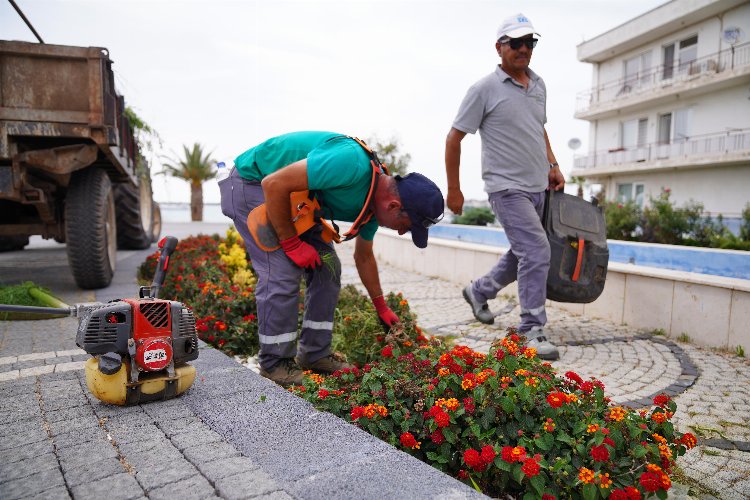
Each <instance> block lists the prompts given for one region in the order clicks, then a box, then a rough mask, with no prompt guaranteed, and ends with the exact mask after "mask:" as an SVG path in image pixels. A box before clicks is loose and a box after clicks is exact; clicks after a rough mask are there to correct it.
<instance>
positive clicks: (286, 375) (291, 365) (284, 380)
mask: <svg viewBox="0 0 750 500" xmlns="http://www.w3.org/2000/svg"><path fill="white" fill-rule="evenodd" d="M260 374H261V375H262V376H264V377H266V378H267V379H268V380H270V381H272V382H276V383H277V384H279V385H280V386H282V387H289V386H290V385H302V370H300V368H299V366H297V364H296V363H295V362H294V360H293V359H291V358H284V359H282V360H281V361H280V362H279V363H277V364H276V366H274V367H273V368H271V369H270V370H268V371H266V370H264V369H263V368H261V369H260Z"/></svg>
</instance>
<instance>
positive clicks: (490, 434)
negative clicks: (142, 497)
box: [144, 234, 696, 499]
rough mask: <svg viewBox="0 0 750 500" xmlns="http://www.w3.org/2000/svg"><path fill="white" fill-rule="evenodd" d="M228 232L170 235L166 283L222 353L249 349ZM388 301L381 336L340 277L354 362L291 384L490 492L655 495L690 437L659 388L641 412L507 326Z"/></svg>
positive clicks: (340, 336) (396, 298) (251, 330)
mask: <svg viewBox="0 0 750 500" xmlns="http://www.w3.org/2000/svg"><path fill="white" fill-rule="evenodd" d="M233 237H234V236H232V235H231V234H230V236H229V237H228V238H227V241H224V242H222V241H221V240H220V239H219V238H218V237H213V238H210V237H199V238H197V239H196V240H195V241H193V239H190V240H185V241H183V242H181V243H180V245H183V246H182V247H181V246H178V249H177V251H176V252H175V254H174V258H173V261H172V269H173V270H174V269H176V270H177V273H175V274H177V277H175V278H172V276H174V274H173V271H171V272H170V277H169V278H168V282H170V281H172V282H173V284H172V285H171V288H168V287H165V296H171V297H174V298H175V299H177V300H182V301H184V302H186V303H187V304H188V305H190V306H191V307H193V308H194V309H195V311H196V316H197V317H198V318H199V319H198V321H199V324H200V325H201V328H205V330H204V331H203V332H201V336H202V338H204V339H206V340H207V341H209V342H211V343H213V344H214V345H216V346H217V347H221V348H223V349H225V350H228V352H229V353H230V354H233V353H237V352H238V351H237V350H235V349H236V348H237V347H236V346H240V347H243V348H246V349H249V350H250V351H251V350H252V349H253V348H257V347H255V346H257V340H256V341H255V342H256V343H255V344H253V343H252V342H251V340H250V339H249V337H250V336H252V337H253V338H254V337H256V335H255V333H256V328H257V323H256V322H255V321H254V317H253V319H252V320H251V319H249V318H248V316H249V315H251V314H254V304H253V302H254V301H253V299H252V287H249V286H239V285H237V284H233V283H232V281H231V278H230V276H234V275H233V274H232V268H231V267H230V265H229V263H227V262H226V258H225V256H227V255H231V248H232V247H233V245H235V244H237V245H239V242H237V241H236V239H235V240H232V238H233ZM234 238H236V237H234ZM222 243H223V245H224V246H220V245H221V244H222ZM180 254H182V255H180ZM234 255H235V260H237V261H239V257H237V255H238V254H237V252H236V251H235V253H234ZM149 259H151V260H153V258H152V257H150V258H149ZM178 259H184V260H181V261H180V263H179V264H178ZM154 264H155V261H154V262H149V261H147V262H146V263H144V268H145V269H146V271H147V269H148V268H149V266H150V267H151V268H153V265H154ZM242 269H243V268H242V266H238V267H236V268H235V271H234V273H235V274H236V272H238V271H240V270H242ZM244 269H245V270H246V268H244ZM147 274H148V273H147V272H144V276H145V275H147ZM186 274H187V276H185V275H186ZM180 276H183V279H181V280H180V279H179V277H180ZM174 283H177V284H178V285H179V287H178V286H176V285H175V284H174ZM245 285H246V284H245ZM234 287H236V289H235V288H234ZM387 302H388V304H389V306H390V307H391V308H392V309H393V310H394V312H396V314H398V315H399V317H400V318H401V321H402V325H403V328H401V329H399V330H398V331H393V332H391V333H389V334H387V335H386V334H383V332H382V331H381V330H380V325H379V322H378V320H377V316H376V314H375V312H374V310H373V309H372V306H371V305H370V302H369V300H367V299H366V298H365V297H363V296H362V295H361V294H359V293H358V292H357V290H356V289H355V288H354V287H352V286H348V287H345V288H344V289H343V290H342V293H341V297H340V301H339V306H338V309H337V311H336V316H335V326H334V340H333V346H334V349H336V350H340V351H343V352H344V353H345V354H347V356H348V357H349V359H350V361H352V362H354V363H356V364H357V365H358V368H356V369H354V370H346V371H344V372H337V373H334V374H332V375H331V376H328V377H323V376H321V375H318V374H314V373H307V374H306V377H305V383H304V385H302V386H297V387H293V388H291V389H290V390H291V391H292V392H293V393H294V394H297V395H299V396H300V397H303V398H305V399H307V400H308V401H310V402H311V403H312V404H313V405H315V407H316V408H318V409H320V410H322V411H328V412H330V413H333V414H335V415H338V416H340V417H341V418H344V419H345V420H347V421H349V422H352V423H353V424H354V425H357V426H359V427H360V428H362V429H364V430H366V431H367V432H369V433H371V434H373V435H374V436H377V437H379V438H380V439H383V440H384V441H387V442H389V443H390V444H392V445H393V446H396V447H398V448H400V449H402V450H404V451H406V452H407V453H410V454H412V455H414V456H415V457H417V458H419V459H421V460H423V461H425V462H426V463H428V464H430V465H432V466H434V467H436V468H438V469H440V470H442V471H443V472H445V473H447V474H450V475H452V476H454V477H456V478H458V479H459V480H462V481H464V482H466V483H467V484H470V485H473V486H474V487H476V488H477V489H478V490H481V491H482V492H484V493H486V494H488V495H491V496H501V495H503V494H510V495H514V496H517V497H518V498H521V497H523V498H545V499H551V498H586V499H594V498H613V499H631V498H642V497H647V496H657V497H659V498H666V496H667V491H668V490H669V488H670V486H671V480H670V477H669V476H670V474H671V473H672V470H673V467H674V463H675V459H676V458H677V457H678V456H679V455H682V454H684V453H685V451H686V450H687V449H689V448H692V447H693V446H695V444H696V439H695V437H694V436H693V435H692V434H689V433H688V434H684V435H682V434H680V433H678V432H676V431H675V429H674V427H673V425H672V423H671V422H670V420H671V418H672V416H673V414H674V412H675V410H676V405H675V403H674V401H672V400H671V399H670V398H669V397H667V396H665V395H661V396H657V397H656V398H655V399H654V407H653V408H651V409H648V410H639V411H635V410H631V409H628V408H623V407H619V406H614V405H612V404H610V401H609V399H608V398H607V397H606V396H605V393H604V390H605V388H604V386H603V384H602V383H601V382H599V381H597V380H594V379H590V380H583V379H582V378H581V377H580V376H579V375H577V374H576V373H574V372H567V373H565V374H564V376H558V375H557V374H556V372H555V370H554V369H553V368H552V366H551V365H550V364H549V363H545V362H541V361H540V360H539V359H538V358H537V357H536V353H535V351H534V349H530V348H525V347H523V345H522V338H519V337H518V336H517V335H515V334H514V333H513V332H509V335H508V336H507V337H505V338H504V339H499V340H498V341H497V342H495V344H494V345H493V346H492V348H491V349H490V352H489V354H482V353H478V352H475V351H472V350H471V349H469V348H468V347H465V346H460V345H459V346H451V345H450V344H449V343H448V342H445V341H443V340H440V339H438V338H436V337H432V338H430V337H428V336H427V335H425V334H424V332H422V331H421V330H420V328H419V327H418V325H417V324H416V320H415V318H414V316H413V315H412V314H411V312H410V309H409V304H408V302H407V301H406V300H405V299H404V298H403V297H402V296H401V295H395V294H392V293H391V294H389V296H388V298H387ZM217 325H219V326H217ZM221 325H223V327H222V326H221ZM209 334H210V335H209ZM211 337H213V340H211ZM217 339H218V340H217ZM237 339H243V340H242V341H238V340H237ZM221 340H224V343H221Z"/></svg>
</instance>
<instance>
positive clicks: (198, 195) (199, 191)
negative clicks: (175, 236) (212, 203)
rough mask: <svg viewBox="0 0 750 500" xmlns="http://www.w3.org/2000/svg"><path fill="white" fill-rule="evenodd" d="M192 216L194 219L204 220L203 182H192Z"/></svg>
mask: <svg viewBox="0 0 750 500" xmlns="http://www.w3.org/2000/svg"><path fill="white" fill-rule="evenodd" d="M190 218H191V220H193V221H197V222H201V221H202V220H203V184H202V183H200V182H191V183H190Z"/></svg>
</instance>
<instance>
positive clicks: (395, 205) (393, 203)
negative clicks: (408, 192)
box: [387, 199, 401, 212]
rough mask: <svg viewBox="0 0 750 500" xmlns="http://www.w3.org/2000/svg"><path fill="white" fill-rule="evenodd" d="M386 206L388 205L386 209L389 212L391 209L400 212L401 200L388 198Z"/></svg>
mask: <svg viewBox="0 0 750 500" xmlns="http://www.w3.org/2000/svg"><path fill="white" fill-rule="evenodd" d="M387 206H388V211H389V212H392V211H394V210H396V211H398V212H400V211H401V201H400V200H396V199H391V200H390V201H389V202H388V205H387Z"/></svg>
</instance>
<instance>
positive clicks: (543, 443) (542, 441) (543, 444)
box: [534, 433, 555, 451]
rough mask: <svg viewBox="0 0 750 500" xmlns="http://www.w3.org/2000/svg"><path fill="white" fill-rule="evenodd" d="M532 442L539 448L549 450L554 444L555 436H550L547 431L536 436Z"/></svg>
mask: <svg viewBox="0 0 750 500" xmlns="http://www.w3.org/2000/svg"><path fill="white" fill-rule="evenodd" d="M534 444H535V445H536V446H537V448H539V449H541V450H544V451H549V450H551V449H552V445H554V444H555V438H553V437H552V434H549V433H547V434H544V435H543V436H540V437H538V438H536V439H535V440H534Z"/></svg>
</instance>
